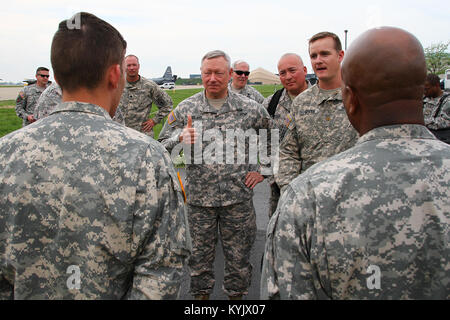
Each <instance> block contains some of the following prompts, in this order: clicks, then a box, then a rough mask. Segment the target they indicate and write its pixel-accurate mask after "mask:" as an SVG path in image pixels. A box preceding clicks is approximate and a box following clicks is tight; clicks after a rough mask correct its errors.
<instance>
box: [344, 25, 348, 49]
mask: <svg viewBox="0 0 450 320" xmlns="http://www.w3.org/2000/svg"><path fill="white" fill-rule="evenodd" d="M344 32H345V51H347V32H348V30H344Z"/></svg>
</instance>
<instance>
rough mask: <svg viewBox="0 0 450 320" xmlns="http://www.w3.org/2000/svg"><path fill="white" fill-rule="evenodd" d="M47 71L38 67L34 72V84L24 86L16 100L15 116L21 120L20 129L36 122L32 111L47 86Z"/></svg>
mask: <svg viewBox="0 0 450 320" xmlns="http://www.w3.org/2000/svg"><path fill="white" fill-rule="evenodd" d="M48 78H49V70H48V69H47V68H45V67H39V68H37V70H36V83H34V84H31V85H28V86H25V87H24V88H23V89H22V90H21V91H20V92H19V95H18V96H17V99H16V114H17V116H18V117H20V118H22V119H23V121H22V127H25V126H27V125H29V124H30V123H33V122H35V121H36V119H35V117H34V109H35V108H36V104H37V101H38V99H39V96H40V95H41V94H42V92H43V91H44V90H45V89H46V88H47V86H48Z"/></svg>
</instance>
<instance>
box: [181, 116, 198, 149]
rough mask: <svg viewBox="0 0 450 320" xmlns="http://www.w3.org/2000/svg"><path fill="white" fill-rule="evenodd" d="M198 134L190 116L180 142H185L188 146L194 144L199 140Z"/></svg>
mask: <svg viewBox="0 0 450 320" xmlns="http://www.w3.org/2000/svg"><path fill="white" fill-rule="evenodd" d="M197 137H198V134H197V132H196V130H195V128H193V127H192V117H191V116H190V115H189V116H188V121H187V125H186V127H185V128H184V129H183V131H182V132H181V135H180V138H179V139H180V142H184V143H186V144H194V143H195V141H196V140H197Z"/></svg>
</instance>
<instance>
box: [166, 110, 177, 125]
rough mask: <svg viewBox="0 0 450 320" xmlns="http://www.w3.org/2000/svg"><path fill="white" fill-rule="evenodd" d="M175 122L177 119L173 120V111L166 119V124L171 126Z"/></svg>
mask: <svg viewBox="0 0 450 320" xmlns="http://www.w3.org/2000/svg"><path fill="white" fill-rule="evenodd" d="M176 120H177V118H175V114H174V113H173V111H172V112H171V113H169V116H168V117H167V123H169V124H172V123H174V122H175V121H176Z"/></svg>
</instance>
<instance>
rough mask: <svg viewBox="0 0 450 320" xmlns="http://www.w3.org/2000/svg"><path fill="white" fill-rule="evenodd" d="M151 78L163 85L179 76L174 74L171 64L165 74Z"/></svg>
mask: <svg viewBox="0 0 450 320" xmlns="http://www.w3.org/2000/svg"><path fill="white" fill-rule="evenodd" d="M151 80H153V81H154V82H156V84H159V85H161V84H163V83H167V82H175V81H177V76H176V75H172V68H171V67H170V66H168V67H167V69H166V72H164V75H163V76H162V77H161V78H152V79H151Z"/></svg>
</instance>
